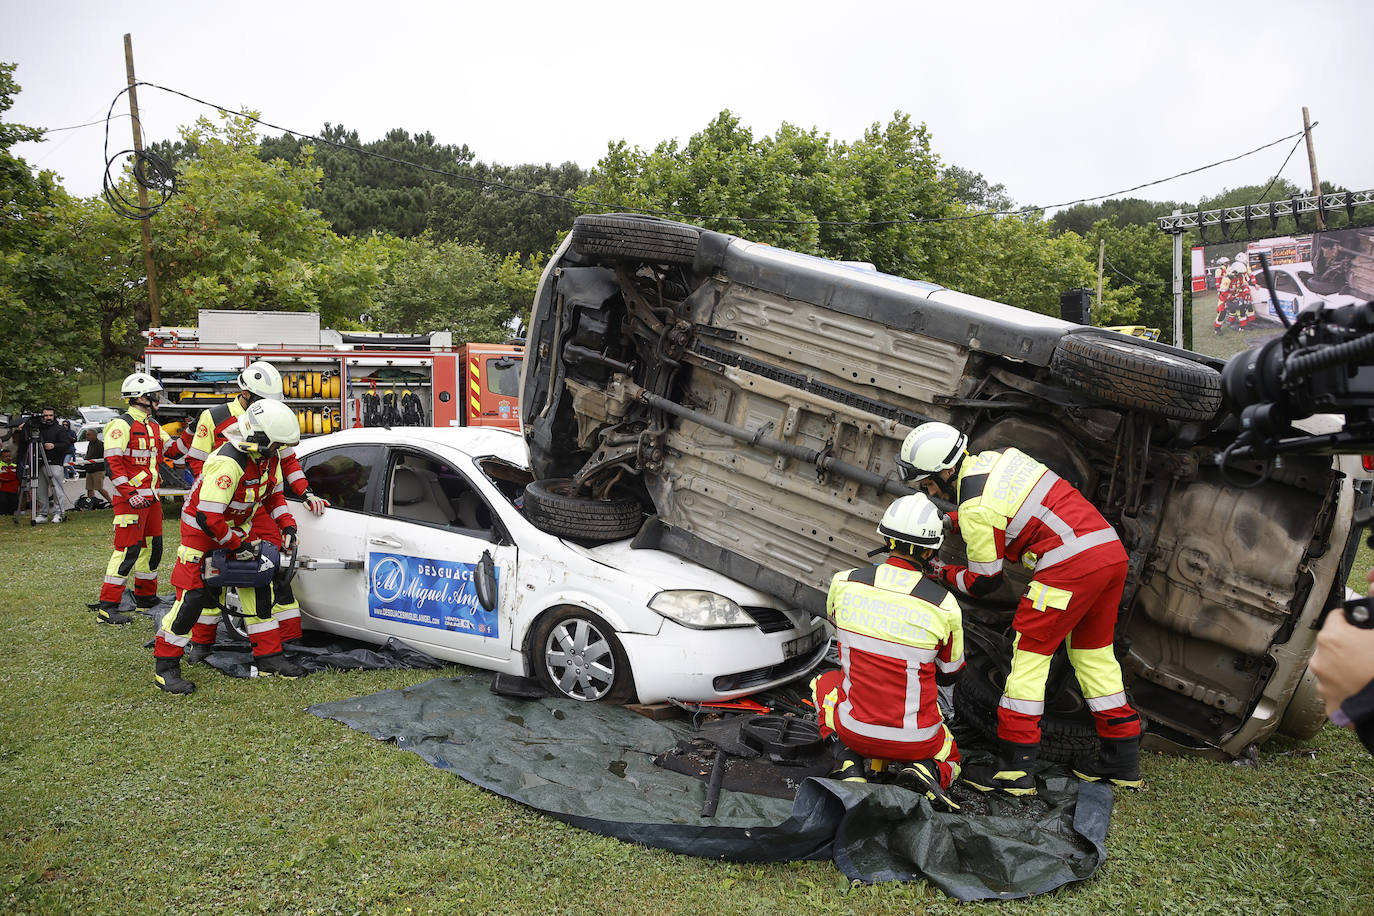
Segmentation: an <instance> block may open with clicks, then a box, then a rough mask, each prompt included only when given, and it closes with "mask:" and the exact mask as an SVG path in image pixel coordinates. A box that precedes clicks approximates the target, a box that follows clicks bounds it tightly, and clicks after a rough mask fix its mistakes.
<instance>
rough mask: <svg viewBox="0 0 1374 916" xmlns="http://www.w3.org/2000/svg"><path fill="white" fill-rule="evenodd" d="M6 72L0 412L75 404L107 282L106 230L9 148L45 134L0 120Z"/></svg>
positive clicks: (0, 143) (9, 79)
mask: <svg viewBox="0 0 1374 916" xmlns="http://www.w3.org/2000/svg"><path fill="white" fill-rule="evenodd" d="M14 70H15V65H13V64H8V63H0V208H3V210H2V212H3V219H0V337H3V339H4V342H5V343H4V346H3V347H0V410H4V411H7V412H12V411H15V410H22V409H27V408H34V407H39V406H42V405H43V404H51V405H53V406H57V407H68V406H73V405H75V403H76V389H77V385H78V382H79V381H80V379H81V377H82V376H81V374H80V373H81V372H82V371H84V370H90V369H93V368H95V367H97V366H98V365H99V363H100V357H101V347H100V329H101V322H102V319H103V314H102V311H101V306H102V301H101V299H100V296H99V291H100V290H105V289H108V287H107V286H105V283H104V281H105V280H106V279H107V278H108V274H109V271H108V269H107V264H108V262H107V261H106V258H107V257H108V256H109V255H110V254H111V246H110V245H109V244H108V242H107V234H106V233H107V232H108V231H109V230H110V229H111V228H114V227H106V228H105V229H102V230H100V231H92V229H91V227H90V225H89V223H88V222H87V221H86V220H85V219H84V217H85V216H86V215H88V213H89V210H90V208H89V205H88V204H87V203H86V202H82V201H75V200H73V199H72V198H71V197H69V196H68V195H67V193H66V192H65V191H63V190H62V188H61V187H60V186H58V185H57V183H56V181H55V179H54V176H53V175H52V173H51V172H39V173H37V174H35V173H34V172H33V171H32V170H31V169H30V168H29V166H28V163H26V162H25V161H24V160H23V159H21V158H19V157H17V156H15V155H13V153H12V152H11V147H12V146H13V144H15V143H19V142H24V141H35V140H41V139H42V137H43V131H42V130H40V129H38V128H33V127H26V126H24V125H22V124H14V123H11V122H7V121H5V120H4V114H5V112H7V111H8V110H9V109H10V108H11V107H12V105H13V103H14V96H15V95H16V94H17V93H18V92H19V85H18V84H17V83H16V82H15V81H14V77H13V74H14ZM111 282H114V281H113V280H111ZM112 332H113V333H120V332H122V329H120V331H117V332H114V331H112Z"/></svg>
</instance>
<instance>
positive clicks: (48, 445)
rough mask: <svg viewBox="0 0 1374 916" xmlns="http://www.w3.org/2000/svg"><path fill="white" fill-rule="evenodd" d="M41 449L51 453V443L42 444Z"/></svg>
mask: <svg viewBox="0 0 1374 916" xmlns="http://www.w3.org/2000/svg"><path fill="white" fill-rule="evenodd" d="M43 448H45V449H46V450H48V451H52V443H51V442H44V443H43Z"/></svg>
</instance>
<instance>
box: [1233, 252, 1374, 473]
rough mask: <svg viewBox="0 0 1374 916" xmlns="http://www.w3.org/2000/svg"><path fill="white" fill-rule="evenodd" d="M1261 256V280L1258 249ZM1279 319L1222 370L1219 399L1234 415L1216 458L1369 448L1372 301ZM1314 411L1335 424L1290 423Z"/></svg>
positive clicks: (1373, 437) (1373, 414) (1373, 386)
mask: <svg viewBox="0 0 1374 916" xmlns="http://www.w3.org/2000/svg"><path fill="white" fill-rule="evenodd" d="M1261 263H1262V265H1263V268H1264V274H1265V279H1266V280H1267V281H1268V280H1269V264H1268V261H1267V259H1265V258H1263V256H1261ZM1270 296H1271V297H1274V296H1275V294H1274V291H1273V285H1272V282H1270ZM1274 301H1277V298H1274ZM1280 314H1282V313H1280ZM1284 323H1285V324H1286V325H1287V330H1286V331H1285V332H1284V333H1283V335H1282V336H1280V337H1276V338H1274V339H1273V340H1270V341H1268V342H1266V343H1265V344H1263V345H1261V346H1259V347H1256V348H1253V349H1250V350H1247V351H1245V352H1243V353H1237V354H1236V355H1235V356H1233V357H1231V358H1230V359H1229V360H1227V361H1226V366H1225V368H1223V369H1222V373H1221V385H1222V392H1223V394H1224V396H1225V399H1226V405H1227V407H1228V409H1230V410H1231V411H1232V412H1233V413H1234V414H1236V415H1237V416H1238V417H1239V420H1240V435H1239V436H1238V437H1237V438H1236V441H1235V442H1234V443H1233V444H1232V445H1231V447H1230V448H1229V449H1227V450H1226V454H1225V456H1224V458H1223V461H1225V460H1226V459H1230V458H1238V459H1239V458H1259V459H1266V458H1272V457H1274V456H1276V455H1282V454H1285V453H1288V454H1309V455H1314V454H1326V455H1329V454H1341V453H1359V452H1369V451H1374V302H1365V303H1363V304H1356V305H1346V306H1341V307H1339V308H1333V309H1328V308H1321V307H1319V308H1316V309H1312V310H1309V311H1304V312H1301V313H1299V314H1298V316H1297V318H1295V319H1294V320H1293V321H1292V322H1291V323H1290V322H1288V321H1287V319H1286V318H1285V319H1284ZM1318 413H1325V414H1335V415H1339V416H1342V417H1344V423H1343V425H1342V428H1341V429H1340V430H1339V431H1337V432H1331V433H1321V434H1310V435H1309V434H1301V433H1297V432H1296V431H1295V430H1293V429H1292V428H1291V425H1290V424H1292V423H1293V422H1294V421H1296V420H1302V419H1304V418H1306V417H1310V416H1312V415H1313V414H1318ZM1295 433H1296V434H1295Z"/></svg>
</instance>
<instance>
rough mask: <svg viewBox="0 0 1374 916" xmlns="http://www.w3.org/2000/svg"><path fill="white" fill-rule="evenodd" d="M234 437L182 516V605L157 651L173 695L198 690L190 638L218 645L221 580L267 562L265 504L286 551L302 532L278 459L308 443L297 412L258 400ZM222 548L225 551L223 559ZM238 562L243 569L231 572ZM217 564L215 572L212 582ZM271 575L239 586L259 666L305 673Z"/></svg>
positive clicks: (178, 575) (214, 457)
mask: <svg viewBox="0 0 1374 916" xmlns="http://www.w3.org/2000/svg"><path fill="white" fill-rule="evenodd" d="M226 439H227V441H226V442H225V444H224V445H221V446H220V447H219V448H217V449H215V451H214V453H213V454H211V456H210V457H209V458H208V459H207V460H206V462H205V465H204V467H203V468H202V470H201V475H200V478H199V479H198V480H197V481H196V484H195V487H194V488H193V489H192V490H191V494H190V495H189V496H187V497H186V503H185V506H184V507H183V509H182V513H181V547H180V549H179V550H178V551H177V562H176V566H175V567H174V568H173V570H172V585H173V586H175V587H176V603H175V604H174V605H173V606H172V609H171V610H170V611H168V612H167V615H166V616H165V617H163V618H162V624H161V626H160V627H159V628H158V632H157V641H156V644H155V645H154V648H153V655H154V656H155V657H156V664H157V670H156V674H155V675H154V680H155V681H157V685H158V686H159V687H161V688H162V689H163V690H166V691H167V692H169V693H190V692H191V691H193V690H195V685H194V684H192V683H191V682H190V681H188V680H186V679H185V678H183V677H182V676H181V656H182V654H183V653H184V651H185V648H186V645H187V644H188V643H192V642H194V643H196V644H197V648H202V647H203V648H204V649H208V648H209V646H210V645H212V644H213V643H214V638H215V626H216V624H217V623H218V622H219V614H220V610H221V595H222V592H223V585H217V584H215V583H217V582H220V583H222V582H225V581H232V580H226V579H224V578H223V576H224V575H225V574H226V570H229V572H228V574H229V575H233V574H234V573H235V572H237V573H238V574H243V571H242V566H241V564H252V565H253V566H254V567H258V568H260V567H262V565H263V559H264V549H263V547H262V542H261V541H256V540H250V533H251V531H252V527H253V517H254V514H255V513H257V512H258V510H259V507H261V508H262V509H264V510H266V512H267V514H268V515H269V516H270V517H271V519H272V521H273V522H275V523H276V525H277V527H278V529H280V531H281V534H282V542H283V548H284V549H286V550H290V549H291V547H292V546H293V544H294V541H295V537H296V521H295V519H293V518H292V517H291V514H290V512H289V511H288V510H287V507H286V498H285V495H284V491H283V487H282V484H281V482H280V475H279V473H278V457H277V450H278V449H279V448H281V447H283V446H291V445H295V444H296V443H297V442H299V441H300V426H299V424H298V423H297V422H296V417H295V414H293V413H292V412H291V409H290V408H289V407H287V406H286V405H285V404H282V403H280V402H279V401H257V402H255V403H254V404H253V405H251V406H250V407H249V408H248V409H247V410H245V411H244V413H243V416H241V417H240V418H239V420H238V423H237V424H236V425H235V426H234V427H232V428H231V429H230V430H228V431H226ZM217 551H224V552H225V553H224V554H222V555H221V556H219V557H215V553H216V552H217ZM266 553H267V555H268V556H267V564H268V565H272V566H274V565H275V564H274V563H272V560H271V554H272V553H273V551H271V550H270V549H269V550H267V551H266ZM212 559H213V560H214V563H213V564H212V563H211V562H210V561H211V560H212ZM236 564H240V567H239V569H238V570H234V569H231V567H234V566H235V565H236ZM211 565H213V566H214V567H215V574H212V575H211V577H210V578H209V579H207V572H208V569H207V567H209V566H211ZM264 572H265V571H264ZM270 578H271V576H270V575H267V576H266V577H265V584H263V585H261V586H259V587H256V588H254V587H246V588H240V589H239V604H240V605H241V608H242V611H243V620H244V624H245V627H246V629H247V630H248V638H249V640H250V641H251V642H252V644H253V663H254V665H255V666H256V667H257V669H258V671H259V672H260V673H262V674H277V675H280V676H282V677H299V676H300V675H302V674H304V673H305V672H304V670H303V669H302V668H301V667H300V666H299V665H297V664H296V663H294V662H292V661H291V660H290V659H288V658H286V656H285V655H283V654H282V645H281V634H280V633H279V632H278V630H277V623H276V621H275V620H274V619H273V618H272V589H271V585H270ZM207 637H208V638H207ZM205 654H208V652H206V653H205Z"/></svg>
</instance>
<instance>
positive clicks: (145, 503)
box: [129, 493, 152, 509]
mask: <svg viewBox="0 0 1374 916" xmlns="http://www.w3.org/2000/svg"><path fill="white" fill-rule="evenodd" d="M129 505H131V506H133V507H134V508H135V509H146V508H148V507H149V506H151V505H152V501H151V500H149V499H148V497H146V496H139V495H138V494H137V493H135V494H134V495H133V496H130V497H129Z"/></svg>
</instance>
